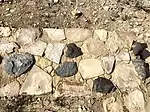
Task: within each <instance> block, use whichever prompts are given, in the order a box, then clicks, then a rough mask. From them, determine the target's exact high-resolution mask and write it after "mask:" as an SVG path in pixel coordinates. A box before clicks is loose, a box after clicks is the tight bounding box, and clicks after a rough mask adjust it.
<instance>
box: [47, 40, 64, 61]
mask: <svg viewBox="0 0 150 112" xmlns="http://www.w3.org/2000/svg"><path fill="white" fill-rule="evenodd" d="M64 47H65V44H62V43H55V44H51V43H49V44H48V45H47V48H46V51H45V57H46V58H48V59H49V60H51V61H53V62H55V63H57V64H59V62H60V59H61V55H62V52H63V49H64Z"/></svg>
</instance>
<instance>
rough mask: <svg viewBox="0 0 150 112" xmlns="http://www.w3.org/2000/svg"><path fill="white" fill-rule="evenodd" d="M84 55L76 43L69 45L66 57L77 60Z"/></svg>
mask: <svg viewBox="0 0 150 112" xmlns="http://www.w3.org/2000/svg"><path fill="white" fill-rule="evenodd" d="M82 54H83V53H82V51H81V48H80V47H78V46H77V45H76V44H75V43H70V44H68V45H67V51H66V57H69V58H76V57H78V56H81V55H82Z"/></svg>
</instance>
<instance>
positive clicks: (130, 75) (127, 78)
mask: <svg viewBox="0 0 150 112" xmlns="http://www.w3.org/2000/svg"><path fill="white" fill-rule="evenodd" d="M112 82H113V83H114V84H115V85H117V86H118V88H119V89H120V90H122V91H128V90H129V91H130V90H132V89H133V88H137V87H139V85H140V83H141V80H140V79H139V78H137V72H136V71H135V69H134V67H133V65H132V64H125V63H119V64H116V66H115V69H114V72H113V73H112Z"/></svg>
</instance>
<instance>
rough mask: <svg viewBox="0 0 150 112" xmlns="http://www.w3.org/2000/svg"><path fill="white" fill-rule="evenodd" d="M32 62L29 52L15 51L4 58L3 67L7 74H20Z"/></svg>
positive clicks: (27, 68) (32, 58)
mask: <svg viewBox="0 0 150 112" xmlns="http://www.w3.org/2000/svg"><path fill="white" fill-rule="evenodd" d="M33 64H34V57H33V56H32V55H31V54H29V53H16V54H12V55H10V56H8V58H6V59H5V64H4V69H5V71H6V72H7V73H9V74H14V75H17V76H18V75H21V74H23V73H25V72H26V71H27V70H29V68H30V67H31V66H32V65H33Z"/></svg>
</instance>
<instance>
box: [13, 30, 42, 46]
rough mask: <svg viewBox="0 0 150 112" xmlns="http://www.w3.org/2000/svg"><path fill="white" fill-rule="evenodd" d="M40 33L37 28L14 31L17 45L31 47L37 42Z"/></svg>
mask: <svg viewBox="0 0 150 112" xmlns="http://www.w3.org/2000/svg"><path fill="white" fill-rule="evenodd" d="M40 35H41V32H40V31H39V29H38V28H20V29H18V30H17V31H16V33H15V36H16V40H17V42H18V43H19V45H22V46H25V45H32V44H33V43H35V42H36V40H38V38H39V37H40Z"/></svg>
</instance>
